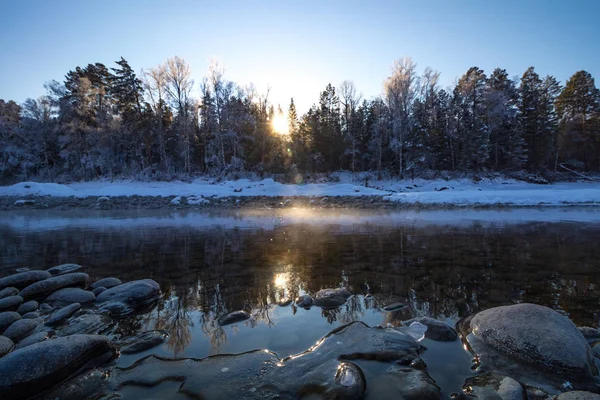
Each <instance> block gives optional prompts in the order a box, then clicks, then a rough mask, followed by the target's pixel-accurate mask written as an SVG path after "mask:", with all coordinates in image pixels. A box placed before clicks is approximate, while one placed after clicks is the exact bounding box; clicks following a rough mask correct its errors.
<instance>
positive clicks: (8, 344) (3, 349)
mask: <svg viewBox="0 0 600 400" xmlns="http://www.w3.org/2000/svg"><path fill="white" fill-rule="evenodd" d="M14 347H15V344H14V343H13V341H12V340H10V339H9V338H7V337H6V336H0V357H4V356H5V355H7V354H8V353H10V352H11V350H12V349H14Z"/></svg>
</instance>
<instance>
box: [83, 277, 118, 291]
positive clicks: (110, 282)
mask: <svg viewBox="0 0 600 400" xmlns="http://www.w3.org/2000/svg"><path fill="white" fill-rule="evenodd" d="M120 284H121V280H120V279H119V278H112V277H111V278H103V279H100V280H99V281H96V282H94V283H92V286H90V287H91V288H92V289H96V288H99V287H105V288H106V289H110V288H112V287H115V286H119V285H120Z"/></svg>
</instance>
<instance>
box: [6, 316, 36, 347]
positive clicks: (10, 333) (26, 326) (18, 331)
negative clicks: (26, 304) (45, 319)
mask: <svg viewBox="0 0 600 400" xmlns="http://www.w3.org/2000/svg"><path fill="white" fill-rule="evenodd" d="M39 324H40V322H39V321H38V320H36V319H19V320H17V321H15V322H13V323H12V324H11V325H10V326H9V327H8V328H6V330H5V331H4V333H3V335H4V336H6V337H7V338H9V339H10V340H12V341H13V342H15V343H17V342H18V341H19V340H21V339H23V338H24V337H26V336H28V335H30V334H31V333H32V332H33V330H34V329H35V328H37V327H38V325H39Z"/></svg>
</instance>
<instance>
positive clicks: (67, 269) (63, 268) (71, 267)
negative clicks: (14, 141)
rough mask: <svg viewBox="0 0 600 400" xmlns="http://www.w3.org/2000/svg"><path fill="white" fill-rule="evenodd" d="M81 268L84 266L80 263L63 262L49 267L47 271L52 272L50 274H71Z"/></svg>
mask: <svg viewBox="0 0 600 400" xmlns="http://www.w3.org/2000/svg"><path fill="white" fill-rule="evenodd" d="M81 268H83V267H82V266H81V265H79V264H61V265H57V266H56V267H52V268H49V269H48V270H47V271H48V272H49V273H50V275H53V276H57V275H64V274H69V273H71V272H75V271H78V270H80V269H81Z"/></svg>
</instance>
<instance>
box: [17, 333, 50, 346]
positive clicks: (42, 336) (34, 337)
mask: <svg viewBox="0 0 600 400" xmlns="http://www.w3.org/2000/svg"><path fill="white" fill-rule="evenodd" d="M53 335H54V333H53V332H38V333H34V334H31V335H29V336H27V337H25V338H23V339H21V340H20V341H19V343H17V347H15V349H16V350H18V349H22V348H23V347H27V346H31V345H32V344H36V343H39V342H43V341H44V340H46V339H50V338H51V337H52V336H53Z"/></svg>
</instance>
